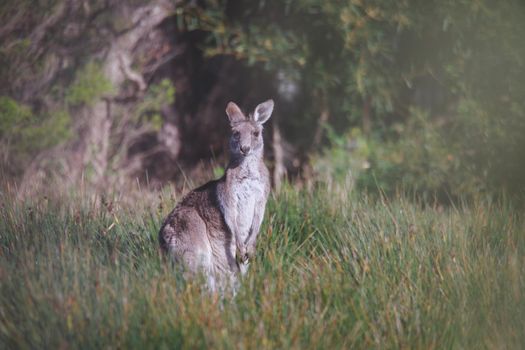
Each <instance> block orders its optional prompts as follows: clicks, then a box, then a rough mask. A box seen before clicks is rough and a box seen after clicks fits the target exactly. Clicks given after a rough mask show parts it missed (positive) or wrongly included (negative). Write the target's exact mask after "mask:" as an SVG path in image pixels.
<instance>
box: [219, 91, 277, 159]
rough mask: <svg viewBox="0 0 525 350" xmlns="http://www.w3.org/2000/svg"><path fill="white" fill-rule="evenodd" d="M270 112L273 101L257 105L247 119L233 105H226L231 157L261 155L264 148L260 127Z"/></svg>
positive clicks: (231, 103)
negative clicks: (230, 131) (229, 126)
mask: <svg viewBox="0 0 525 350" xmlns="http://www.w3.org/2000/svg"><path fill="white" fill-rule="evenodd" d="M272 111H273V101H272V100H268V101H266V102H263V103H261V104H260V105H258V106H257V107H256V108H255V111H254V113H253V114H252V115H250V116H249V117H248V118H247V117H246V116H245V115H244V114H243V113H242V111H241V110H240V108H239V107H238V106H237V105H236V104H235V103H233V102H230V103H228V106H227V107H226V114H227V115H228V118H229V119H230V125H231V128H232V135H231V137H230V152H231V155H232V156H233V157H242V158H244V157H248V156H250V155H259V154H261V152H262V150H263V147H264V143H263V137H262V129H263V127H262V125H263V124H264V123H265V122H266V121H267V120H268V119H269V118H270V116H271V114H272Z"/></svg>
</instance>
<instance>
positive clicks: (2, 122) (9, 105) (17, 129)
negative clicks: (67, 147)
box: [0, 96, 71, 157]
mask: <svg viewBox="0 0 525 350" xmlns="http://www.w3.org/2000/svg"><path fill="white" fill-rule="evenodd" d="M70 124H71V118H70V116H69V114H68V113H67V111H65V110H57V111H55V112H54V113H52V114H49V115H42V116H35V115H34V114H33V113H32V111H31V109H30V108H29V107H28V106H25V105H22V104H19V103H18V102H16V101H15V100H13V99H12V98H9V97H6V96H1V97H0V143H3V144H4V147H7V148H9V151H11V152H13V153H14V154H15V155H16V156H17V157H27V156H28V155H29V154H31V152H34V151H35V150H41V149H45V148H48V147H51V146H54V145H56V144H58V143H60V142H63V141H65V140H67V139H68V138H69V136H70ZM11 156H13V155H11Z"/></svg>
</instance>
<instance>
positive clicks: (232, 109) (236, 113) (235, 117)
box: [226, 102, 246, 125]
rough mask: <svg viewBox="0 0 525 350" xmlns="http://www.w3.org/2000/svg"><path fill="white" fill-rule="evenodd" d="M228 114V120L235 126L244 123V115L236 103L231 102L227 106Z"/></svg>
mask: <svg viewBox="0 0 525 350" xmlns="http://www.w3.org/2000/svg"><path fill="white" fill-rule="evenodd" d="M226 114H227V115H228V118H229V119H230V124H232V125H233V124H235V123H238V122H242V121H243V120H244V119H246V118H245V117H244V114H242V112H241V109H240V108H239V106H237V105H236V104H235V103H234V102H229V103H228V105H227V106H226Z"/></svg>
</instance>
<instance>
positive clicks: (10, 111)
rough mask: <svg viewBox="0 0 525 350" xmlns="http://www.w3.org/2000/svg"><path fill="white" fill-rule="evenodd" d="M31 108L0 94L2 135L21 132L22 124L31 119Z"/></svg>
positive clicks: (0, 135) (0, 134)
mask: <svg viewBox="0 0 525 350" xmlns="http://www.w3.org/2000/svg"><path fill="white" fill-rule="evenodd" d="M31 116H32V113H31V109H30V108H29V107H27V106H24V105H21V104H19V103H17V102H16V101H15V100H13V99H12V98H9V97H7V96H0V137H2V138H3V137H6V136H7V135H9V134H16V133H18V132H20V126H21V125H22V124H24V123H27V121H28V120H30V119H31Z"/></svg>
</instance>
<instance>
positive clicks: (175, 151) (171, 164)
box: [0, 0, 525, 200]
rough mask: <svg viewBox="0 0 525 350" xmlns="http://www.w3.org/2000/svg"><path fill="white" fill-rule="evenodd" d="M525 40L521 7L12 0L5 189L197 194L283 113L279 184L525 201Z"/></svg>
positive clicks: (3, 102) (431, 1)
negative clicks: (259, 121)
mask: <svg viewBox="0 0 525 350" xmlns="http://www.w3.org/2000/svg"><path fill="white" fill-rule="evenodd" d="M524 38H525V4H524V3H523V2H522V1H521V0H519V1H518V0H501V1H492V0H439V1H438V0H427V1H418V0H400V1H390V0H375V1H365V0H349V1H323V0H280V1H264V0H259V1H256V0H253V1H242V0H224V1H177V0H172V1H168V0H158V1H141V0H127V1H116V0H100V1H99V0H92V1H82V0H48V1H45V0H38V1H37V0H4V1H2V3H1V4H0V45H1V47H0V79H1V82H2V84H0V174H1V182H2V183H3V184H4V185H5V184H7V183H9V184H13V183H14V184H16V186H17V188H18V190H19V191H20V193H25V194H33V193H38V192H41V191H57V190H70V189H72V188H75V187H77V186H78V185H79V183H81V182H82V183H83V184H89V185H91V186H93V188H95V189H98V190H100V191H108V190H125V189H126V188H128V187H129V186H135V185H136V184H137V183H138V184H139V185H141V186H149V187H151V188H153V189H154V188H160V187H162V186H164V185H166V184H168V183H170V184H175V186H181V185H182V183H184V182H185V181H187V180H188V179H192V180H193V181H194V182H197V183H198V182H200V181H204V180H206V179H209V178H211V177H213V176H218V175H220V174H221V172H222V171H223V168H224V166H225V165H226V164H227V154H226V150H227V137H228V135H229V125H228V122H227V117H226V115H225V113H224V110H225V106H226V104H227V102H228V101H235V102H236V103H237V104H238V105H239V106H241V107H242V108H244V109H245V111H246V112H250V111H251V110H252V109H253V108H254V107H255V106H256V105H257V104H258V103H260V102H262V101H264V100H266V99H269V98H273V99H274V100H275V102H276V108H275V110H274V114H273V117H272V119H271V120H270V122H269V123H268V124H267V126H266V130H265V142H266V159H267V164H268V165H269V167H270V169H271V172H272V181H273V183H274V185H275V186H279V184H280V183H281V182H282V181H285V180H289V181H291V182H294V183H297V184H298V185H301V184H304V183H308V182H312V181H313V182H315V181H334V182H343V183H349V184H350V185H351V186H354V188H357V189H360V190H366V191H377V190H378V189H381V190H382V191H384V192H385V193H393V192H395V191H396V190H397V189H404V190H408V191H413V192H414V193H419V194H423V195H430V196H434V197H435V198H438V199H439V200H450V199H454V198H458V197H462V198H464V197H468V196H475V195H478V194H480V193H481V194H490V195H501V194H504V195H508V196H509V197H513V198H515V199H517V200H520V199H522V198H524V197H525V62H524V60H525V41H524V40H525V39H524ZM56 186H59V187H58V188H57V187H56Z"/></svg>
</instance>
